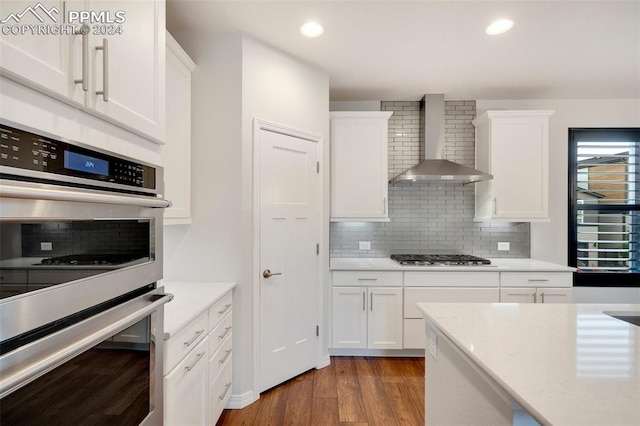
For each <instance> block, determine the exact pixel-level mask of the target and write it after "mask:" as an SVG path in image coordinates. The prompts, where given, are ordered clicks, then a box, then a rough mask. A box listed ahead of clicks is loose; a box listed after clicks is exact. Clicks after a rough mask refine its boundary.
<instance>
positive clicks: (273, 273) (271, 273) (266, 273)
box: [262, 269, 282, 278]
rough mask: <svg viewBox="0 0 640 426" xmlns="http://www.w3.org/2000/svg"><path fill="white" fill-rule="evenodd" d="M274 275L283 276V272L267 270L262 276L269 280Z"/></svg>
mask: <svg viewBox="0 0 640 426" xmlns="http://www.w3.org/2000/svg"><path fill="white" fill-rule="evenodd" d="M274 275H282V272H271V271H270V270H268V269H265V270H264V271H262V276H263V277H265V278H269V277H271V276H274Z"/></svg>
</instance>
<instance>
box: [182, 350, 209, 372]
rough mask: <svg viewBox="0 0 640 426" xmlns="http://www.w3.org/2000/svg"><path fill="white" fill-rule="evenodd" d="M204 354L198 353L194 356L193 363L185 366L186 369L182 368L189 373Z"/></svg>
mask: <svg viewBox="0 0 640 426" xmlns="http://www.w3.org/2000/svg"><path fill="white" fill-rule="evenodd" d="M204 354H205V353H204V352H200V353H199V354H198V355H196V359H195V361H193V362H192V363H191V364H189V365H187V366H186V367H184V369H185V370H187V371H191V370H192V369H193V367H195V366H196V364H197V363H198V361H200V360H201V359H202V357H203V356H204Z"/></svg>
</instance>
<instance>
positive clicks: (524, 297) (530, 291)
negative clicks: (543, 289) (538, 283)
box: [500, 287, 537, 303]
mask: <svg viewBox="0 0 640 426" xmlns="http://www.w3.org/2000/svg"><path fill="white" fill-rule="evenodd" d="M536 298H537V295H536V289H535V288H528V287H521V288H501V289H500V301H501V302H507V303H535V302H536Z"/></svg>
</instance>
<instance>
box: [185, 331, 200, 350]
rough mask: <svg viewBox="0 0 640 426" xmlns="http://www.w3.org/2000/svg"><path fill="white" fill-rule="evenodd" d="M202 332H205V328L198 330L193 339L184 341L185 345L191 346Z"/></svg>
mask: <svg viewBox="0 0 640 426" xmlns="http://www.w3.org/2000/svg"><path fill="white" fill-rule="evenodd" d="M202 333H204V328H202V329H200V330H198V331H196V334H194V335H193V337H192V338H191V340H189V341H188V342H184V345H185V346H191V344H192V343H193V342H195V341H196V339H197V338H198V337H199V336H200V335H201V334H202Z"/></svg>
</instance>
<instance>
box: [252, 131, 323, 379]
mask: <svg viewBox="0 0 640 426" xmlns="http://www.w3.org/2000/svg"><path fill="white" fill-rule="evenodd" d="M258 143H259V144H260V146H259V149H260V271H265V270H270V271H271V272H272V273H274V274H276V273H277V274H279V275H272V276H271V277H269V278H265V277H263V276H261V278H260V390H261V391H262V390H265V389H268V388H270V387H273V386H275V385H277V384H279V383H281V382H283V381H285V380H288V379H289V378H291V377H294V376H296V375H298V374H300V373H302V372H304V371H306V370H308V369H310V368H313V367H315V366H316V365H317V353H318V352H317V348H318V338H317V336H316V326H317V325H318V323H319V322H318V312H317V306H318V300H317V297H318V294H319V279H318V256H317V253H316V244H317V243H318V242H319V241H320V235H321V222H320V206H321V191H320V178H319V176H320V175H319V174H318V173H317V171H316V162H317V161H318V144H317V143H315V142H312V141H309V140H306V139H301V138H297V137H294V136H290V135H285V134H281V133H275V132H272V131H268V130H264V129H262V130H260V131H259V134H258Z"/></svg>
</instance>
